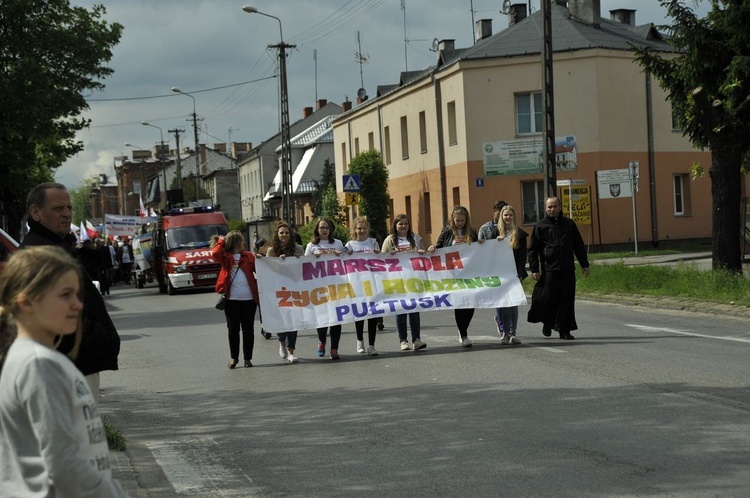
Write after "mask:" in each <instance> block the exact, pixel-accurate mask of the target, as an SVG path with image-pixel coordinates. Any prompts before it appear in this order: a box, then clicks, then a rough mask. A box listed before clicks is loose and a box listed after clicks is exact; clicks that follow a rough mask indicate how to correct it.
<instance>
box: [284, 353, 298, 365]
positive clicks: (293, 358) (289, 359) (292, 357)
mask: <svg viewBox="0 0 750 498" xmlns="http://www.w3.org/2000/svg"><path fill="white" fill-rule="evenodd" d="M286 360H287V361H288V362H289V363H297V362H298V361H299V359H298V358H297V357H296V356H294V355H293V354H290V355H289V356H288V357H287V359H286Z"/></svg>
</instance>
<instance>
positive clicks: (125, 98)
mask: <svg viewBox="0 0 750 498" xmlns="http://www.w3.org/2000/svg"><path fill="white" fill-rule="evenodd" d="M273 78H276V75H275V74H274V75H273V76H266V77H264V78H258V79H256V80H250V81H243V82H240V83H232V84H231V85H224V86H217V87H213V88H205V89H203V90H192V91H190V92H186V93H204V92H213V91H215V90H223V89H225V88H232V87H235V86H241V85H248V84H250V83H258V82H259V81H265V80H269V79H273ZM174 96H175V94H174V93H166V94H164V95H148V96H145V97H124V98H119V99H86V101H87V102H124V101H128V100H148V99H160V98H163V97H174Z"/></svg>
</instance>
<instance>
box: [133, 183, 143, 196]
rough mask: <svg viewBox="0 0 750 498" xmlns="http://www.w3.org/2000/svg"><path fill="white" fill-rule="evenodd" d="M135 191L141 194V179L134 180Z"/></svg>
mask: <svg viewBox="0 0 750 498" xmlns="http://www.w3.org/2000/svg"><path fill="white" fill-rule="evenodd" d="M133 193H134V194H141V193H142V192H141V181H140V180H133Z"/></svg>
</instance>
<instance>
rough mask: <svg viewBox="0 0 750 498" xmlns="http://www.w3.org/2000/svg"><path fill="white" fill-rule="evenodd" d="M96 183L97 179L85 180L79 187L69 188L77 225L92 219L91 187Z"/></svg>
mask: <svg viewBox="0 0 750 498" xmlns="http://www.w3.org/2000/svg"><path fill="white" fill-rule="evenodd" d="M95 183H96V181H95V180H84V181H82V182H81V185H80V186H79V187H76V188H72V189H69V190H68V194H70V202H71V203H72V204H73V223H74V224H75V225H78V224H79V223H81V222H82V221H86V220H88V219H91V188H92V187H93V186H94V185H95Z"/></svg>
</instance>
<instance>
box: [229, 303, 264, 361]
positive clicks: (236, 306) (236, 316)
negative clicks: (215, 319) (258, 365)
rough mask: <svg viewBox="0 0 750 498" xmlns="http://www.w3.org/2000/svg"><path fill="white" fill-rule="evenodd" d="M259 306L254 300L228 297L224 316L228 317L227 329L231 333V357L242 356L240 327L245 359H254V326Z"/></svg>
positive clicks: (234, 358)
mask: <svg viewBox="0 0 750 498" xmlns="http://www.w3.org/2000/svg"><path fill="white" fill-rule="evenodd" d="M257 307H258V305H257V304H256V302H255V301H253V300H250V301H236V300H233V299H227V306H226V308H224V316H225V317H226V319H227V331H228V333H229V357H230V358H232V359H233V360H239V358H240V329H242V354H243V356H244V359H246V360H252V359H253V345H254V341H255V337H254V335H253V327H254V323H255V310H256V308H257Z"/></svg>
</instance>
